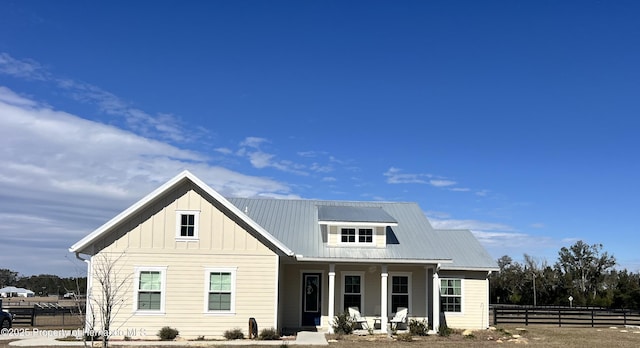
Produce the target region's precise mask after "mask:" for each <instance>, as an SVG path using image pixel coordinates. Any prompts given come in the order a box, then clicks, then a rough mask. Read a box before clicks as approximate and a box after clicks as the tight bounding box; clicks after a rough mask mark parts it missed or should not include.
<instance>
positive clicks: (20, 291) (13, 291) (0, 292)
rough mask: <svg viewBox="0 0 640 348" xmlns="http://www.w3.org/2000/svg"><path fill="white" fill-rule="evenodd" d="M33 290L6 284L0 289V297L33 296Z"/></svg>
mask: <svg viewBox="0 0 640 348" xmlns="http://www.w3.org/2000/svg"><path fill="white" fill-rule="evenodd" d="M35 294H36V293H35V292H33V291H31V290H29V289H25V288H17V287H15V286H6V287H4V288H2V289H0V297H33V296H35Z"/></svg>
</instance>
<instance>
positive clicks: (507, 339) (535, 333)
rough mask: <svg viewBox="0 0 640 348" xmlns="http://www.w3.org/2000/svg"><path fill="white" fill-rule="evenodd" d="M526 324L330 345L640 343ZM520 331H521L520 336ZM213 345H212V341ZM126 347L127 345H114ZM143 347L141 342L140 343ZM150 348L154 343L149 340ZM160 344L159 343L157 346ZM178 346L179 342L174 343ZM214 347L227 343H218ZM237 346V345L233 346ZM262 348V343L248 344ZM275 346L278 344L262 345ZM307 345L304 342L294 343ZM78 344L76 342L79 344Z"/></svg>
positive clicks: (582, 347)
mask: <svg viewBox="0 0 640 348" xmlns="http://www.w3.org/2000/svg"><path fill="white" fill-rule="evenodd" d="M520 328H523V327H516V326H499V327H498V329H497V330H495V331H490V330H482V331H474V332H473V335H472V336H468V337H464V336H463V335H462V333H461V332H460V331H456V332H454V333H453V334H451V336H449V337H440V336H426V337H413V340H412V341H411V342H405V341H399V340H395V339H391V338H389V337H387V336H386V335H365V336H357V335H347V336H342V337H334V336H328V338H329V339H332V338H336V341H335V342H331V343H329V348H354V347H365V348H366V347H371V348H408V347H410V348H419V347H425V348H427V347H429V348H432V347H502V346H505V347H506V346H516V345H517V346H521V345H526V346H532V347H563V348H564V347H566V348H589V347H606V348H615V347H640V329H632V328H623V327H620V328H616V329H613V328H569V327H561V328H559V327H554V326H539V325H536V326H528V327H524V328H525V330H520ZM517 335H520V337H519V338H518V336H517ZM212 346H213V345H212ZM113 347H125V346H120V345H117V346H113ZM137 347H140V346H137ZM146 347H147V348H152V347H154V345H153V343H151V342H150V344H149V346H146ZM156 347H158V346H156ZM171 347H172V348H173V347H179V346H171ZM214 347H224V345H220V344H219V343H218V345H215V346H214ZM233 347H238V346H233ZM246 347H251V348H260V347H261V346H256V345H251V346H246ZM262 347H268V348H274V347H278V346H262ZM292 347H300V348H305V347H303V346H292ZM0 348H9V345H8V342H7V341H0ZM76 348H77V346H76Z"/></svg>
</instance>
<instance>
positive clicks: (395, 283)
mask: <svg viewBox="0 0 640 348" xmlns="http://www.w3.org/2000/svg"><path fill="white" fill-rule="evenodd" d="M390 278H391V289H390V290H391V291H389V293H390V297H391V301H390V302H391V312H393V313H395V312H397V311H398V308H400V307H404V308H409V309H411V277H410V276H409V274H403V273H401V274H392V275H391V276H390Z"/></svg>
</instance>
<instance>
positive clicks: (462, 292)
mask: <svg viewBox="0 0 640 348" xmlns="http://www.w3.org/2000/svg"><path fill="white" fill-rule="evenodd" d="M443 280H460V312H447V311H445V310H444V308H443V306H442V303H441V304H440V311H442V313H447V315H452V316H462V315H464V301H465V300H464V299H465V297H466V296H465V294H464V283H465V279H464V277H456V276H447V277H442V278H440V284H438V288H439V289H440V296H442V281H443Z"/></svg>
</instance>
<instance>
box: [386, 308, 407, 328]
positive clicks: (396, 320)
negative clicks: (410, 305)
mask: <svg viewBox="0 0 640 348" xmlns="http://www.w3.org/2000/svg"><path fill="white" fill-rule="evenodd" d="M408 312H409V309H407V308H406V307H398V311H397V312H396V314H395V315H394V316H393V318H391V320H389V323H391V329H394V330H395V329H397V328H398V324H406V323H407V313H408Z"/></svg>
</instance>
